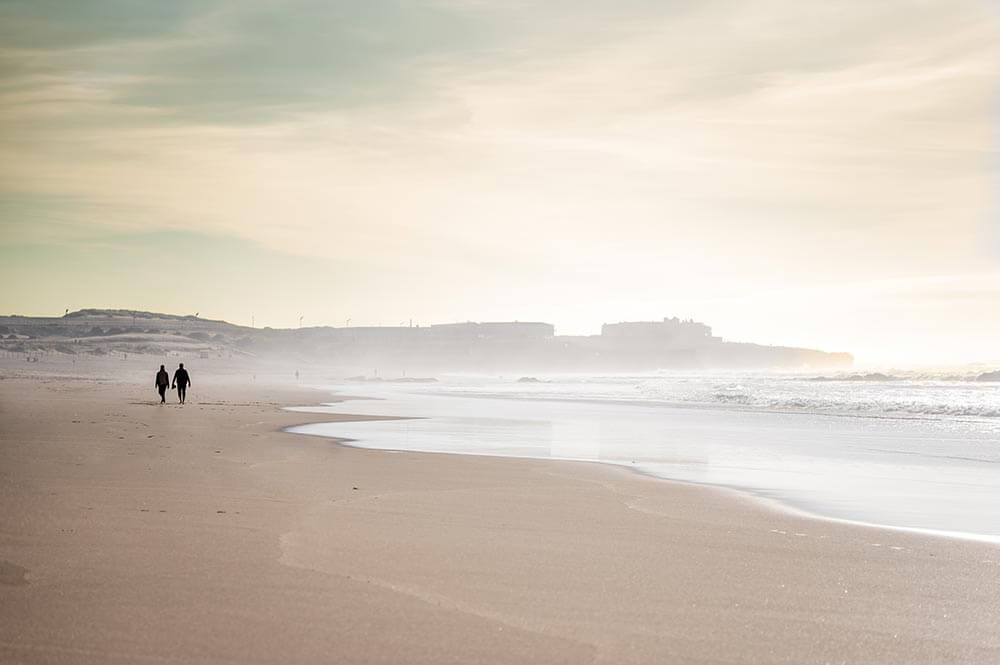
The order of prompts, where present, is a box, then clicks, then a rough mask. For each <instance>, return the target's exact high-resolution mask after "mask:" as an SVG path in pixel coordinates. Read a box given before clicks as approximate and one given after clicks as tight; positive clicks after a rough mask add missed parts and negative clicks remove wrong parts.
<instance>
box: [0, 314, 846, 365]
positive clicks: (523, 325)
mask: <svg viewBox="0 0 1000 665" xmlns="http://www.w3.org/2000/svg"><path fill="white" fill-rule="evenodd" d="M0 334H2V337H3V339H2V340H0V348H2V349H3V350H7V351H11V350H17V351H18V352H20V351H21V350H32V349H38V348H53V349H56V348H58V349H64V351H62V352H73V353H88V352H93V353H98V354H101V353H107V352H108V351H121V352H129V353H157V352H162V351H163V350H165V349H168V348H174V347H176V348H182V347H183V348H185V349H186V348H190V349H191V350H192V351H196V352H198V353H201V352H203V351H206V352H207V351H209V350H214V352H217V353H219V354H225V353H241V354H246V355H251V356H254V357H259V358H296V359H297V360H296V362H302V361H307V362H311V363H317V364H318V363H322V364H325V365H329V366H331V367H343V368H354V369H357V370H359V371H361V370H365V369H366V368H377V367H381V368H385V371H387V372H391V371H393V370H396V371H412V372H416V371H430V372H433V371H471V372H496V373H505V372H519V371H526V372H527V371H534V370H537V371H552V372H593V371H606V372H620V371H649V370H657V369H706V368H799V367H831V366H848V365H850V364H851V363H852V362H853V358H852V357H851V355H850V354H848V353H829V352H826V351H819V350H815V349H806V348H797V347H784V346H766V345H761V344H751V343H737V342H728V341H724V340H723V339H722V338H721V337H717V336H715V335H713V334H712V329H711V328H710V327H709V326H708V325H706V324H704V323H701V322H699V321H693V320H690V319H687V320H682V319H678V318H664V319H663V320H661V321H622V322H618V323H606V324H604V325H603V326H602V327H601V333H600V334H599V335H557V334H556V330H555V327H554V326H553V325H552V324H551V323H542V322H537V321H488V322H473V321H467V322H462V323H442V324H434V325H430V326H412V325H411V326H366V327H359V326H352V327H340V328H333V327H312V328H293V329H271V328H263V329H260V328H247V327H245V326H236V325H233V324H230V323H226V322H224V321H209V320H207V319H201V318H198V317H196V316H183V317H182V316H173V315H164V314H154V313H149V312H131V311H124V310H82V311H80V312H73V313H70V314H68V315H66V316H63V317H57V318H56V317H53V318H35V317H0ZM67 339H69V340H70V341H72V342H73V343H74V344H73V346H72V347H68V346H66V342H67ZM8 347H9V348H8Z"/></svg>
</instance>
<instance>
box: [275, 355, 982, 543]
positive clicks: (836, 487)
mask: <svg viewBox="0 0 1000 665" xmlns="http://www.w3.org/2000/svg"><path fill="white" fill-rule="evenodd" d="M983 374H984V373H983V372H978V371H969V370H965V369H963V370H944V371H932V372H927V371H920V372H915V371H908V372H901V371H881V372H856V373H848V372H843V373H818V372H817V373H807V374H802V373H798V374H787V373H786V374H776V373H762V372H711V373H700V372H661V373H655V374H642V375H628V376H625V375H602V376H582V375H570V376H541V375H539V376H532V377H518V376H506V377H474V376H449V377H444V378H442V379H441V380H440V381H439V382H437V383H427V384H410V383H393V382H377V383H374V382H368V383H365V384H364V385H363V386H359V385H358V384H356V383H347V384H333V385H327V386H323V387H324V388H326V389H329V390H332V391H338V392H342V393H345V394H351V395H358V394H360V395H365V396H368V397H372V398H375V399H372V400H363V401H353V400H351V401H347V402H344V403H339V404H335V405H329V406H324V407H308V408H305V409H303V410H308V411H328V412H331V413H364V414H371V415H396V416H407V417H411V418H413V419H409V420H396V421H377V422H357V423H330V424H313V425H304V426H301V427H297V428H294V431H297V432H302V433H307V434H318V435H324V436H333V437H343V438H348V439H351V440H352V442H351V445H357V446H361V447H366V448H380V449H396V450H415V451H430V452H449V453H465V454H486V455H503V456H520V457H533V458H557V459H572V460H591V461H601V462H606V463H612V464H618V465H625V466H628V467H631V468H634V469H636V470H638V471H641V472H644V473H648V474H652V475H655V476H658V477H662V478H667V479H674V480H682V481H688V482H696V483H703V484H708V485H718V486H725V487H731V488H737V489H740V490H744V491H747V492H750V493H753V494H754V495H757V496H759V497H765V498H769V499H774V500H777V501H779V502H780V503H782V504H784V505H786V506H789V507H794V508H797V509H801V510H805V511H808V512H811V513H814V514H817V515H821V516H825V517H830V518H837V519H845V520H851V521H858V522H865V523H873V524H879V525H884V526H893V527H902V528H909V529H919V530H927V531H934V532H939V533H942V534H950V535H955V536H962V537H975V538H980V539H986V540H997V541H1000V505H998V504H997V501H996V497H997V496H1000V382H996V381H985V380H979V379H981V378H983ZM986 376H987V378H988V376H989V375H988V374H987V375H986Z"/></svg>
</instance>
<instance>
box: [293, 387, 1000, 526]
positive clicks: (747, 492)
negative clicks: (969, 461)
mask: <svg viewBox="0 0 1000 665" xmlns="http://www.w3.org/2000/svg"><path fill="white" fill-rule="evenodd" d="M310 388H311V389H314V390H316V391H317V392H320V393H327V395H336V394H337V393H331V392H330V391H329V390H328V389H326V388H321V387H317V386H310ZM469 397H471V398H472V399H487V398H489V399H511V400H524V401H555V402H571V403H572V402H573V401H574V400H559V399H551V398H542V399H539V400H531V399H530V398H521V397H497V396H489V395H472V396H469ZM376 399H378V400H381V399H382V398H374V397H367V396H361V395H343V396H340V399H336V400H331V401H327V402H320V403H319V404H317V405H298V406H292V407H283V408H284V410H286V411H290V412H293V413H307V414H312V415H322V412H318V411H313V410H311V409H314V408H322V407H327V406H337V405H340V404H343V403H345V402H349V401H354V400H358V401H363V400H376ZM577 401H586V402H590V401H591V400H577ZM593 402H594V403H598V404H603V403H605V402H601V401H599V400H593ZM622 403H624V404H628V405H640V406H650V405H648V404H645V403H639V402H622ZM654 406H655V405H654ZM682 406H683V407H684V408H688V407H687V406H686V405H682ZM706 408H707V407H706ZM735 410H738V411H739V410H742V409H735ZM782 413H783V412H782ZM327 415H340V414H327ZM792 415H799V414H792ZM823 415H829V414H823ZM858 417H873V416H858ZM417 419H428V417H426V416H366V417H361V416H357V415H356V414H355V417H353V418H352V419H351V420H350V422H366V421H372V422H375V421H380V420H417ZM904 419H906V420H915V418H904ZM330 422H331V424H333V423H336V422H345V421H338V420H333V421H330ZM316 424H320V425H322V424H325V423H316V422H315V421H312V422H308V423H301V424H296V425H291V426H289V427H286V428H284V430H283V431H285V432H286V433H289V434H301V435H304V436H316V437H320V438H325V439H328V440H330V441H333V442H335V443H337V444H338V445H344V446H347V447H351V448H357V449H361V450H373V451H383V452H394V453H421V454H429V455H459V456H470V457H494V458H513V459H526V460H536V461H547V460H548V461H560V462H573V463H588V464H600V465H605V466H608V467H613V468H619V469H627V470H628V471H630V472H632V473H636V474H638V475H641V476H644V477H649V478H653V479H655V480H658V481H661V482H668V483H678V484H681V485H689V486H694V487H703V488H707V489H709V490H716V491H721V492H731V493H733V494H735V495H737V496H738V497H739V498H740V499H742V500H747V501H753V502H756V503H759V504H761V505H765V506H768V507H770V509H772V510H775V511H779V512H782V513H786V514H789V515H792V516H796V517H804V518H807V519H817V520H824V521H829V522H832V523H837V524H843V525H850V526H855V527H860V528H867V529H884V530H888V531H894V532H899V533H908V534H916V535H921V536H927V537H933V538H945V539H954V540H959V541H967V542H976V543H984V544H989V545H997V546H1000V534H991V533H978V532H973V531H955V530H947V529H935V528H930V527H917V526H906V525H898V524H891V523H886V522H875V521H869V520H865V519H860V518H850V517H840V516H837V515H831V514H825V513H823V512H822V511H820V510H816V509H810V508H807V507H805V506H803V505H801V504H799V503H797V502H796V501H795V499H793V498H785V497H778V496H773V495H769V494H767V493H766V492H767V490H755V489H753V488H749V487H745V486H739V485H728V484H716V483H709V482H699V481H696V480H689V479H685V478H677V477H670V476H666V475H661V474H658V473H655V472H654V471H651V470H648V469H645V468H642V467H640V466H636V465H635V464H629V463H626V462H615V461H610V460H601V459H589V458H573V457H552V456H531V455H518V454H500V453H479V452H473V451H436V450H429V449H408V448H382V447H373V446H366V445H352V444H353V442H356V441H361V440H362V439H358V438H345V437H338V436H336V435H327V434H321V433H313V432H304V431H295V429H296V428H297V427H300V426H304V425H316Z"/></svg>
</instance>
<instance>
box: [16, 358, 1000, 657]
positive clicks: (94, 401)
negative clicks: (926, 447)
mask: <svg viewBox="0 0 1000 665" xmlns="http://www.w3.org/2000/svg"><path fill="white" fill-rule="evenodd" d="M152 376H153V372H152V371H150V372H149V381H148V382H145V383H148V385H144V384H140V383H138V382H135V383H128V384H125V385H120V384H114V383H109V382H99V381H94V380H75V379H70V378H59V377H48V378H44V379H40V378H34V379H31V378H9V377H8V378H6V379H4V380H0V661H2V662H4V663H435V664H437V663H588V662H600V663H672V662H677V663H797V664H798V663H990V664H995V663H1000V548H998V547H994V546H990V545H985V544H977V543H969V542H959V541H950V540H944V539H936V538H930V537H924V536H918V535H910V534H903V533H896V532H891V531H885V530H880V529H871V528H863V527H853V526H847V525H842V524H836V523H832V522H825V521H821V520H813V519H806V518H800V517H795V516H791V515H789V514H785V513H781V512H778V511H775V510H772V509H770V508H768V507H766V506H762V505H760V504H758V503H755V502H753V501H750V500H747V499H744V498H742V497H740V496H738V495H735V494H732V493H726V492H722V491H717V490H711V489H706V488H700V487H694V486H687V485H681V484H674V483H668V482H663V481H658V480H653V479H649V478H644V477H642V476H639V475H636V474H632V473H629V472H627V471H625V470H621V469H615V468H610V467H603V466H600V465H594V464H582V463H569V462H545V461H532V460H516V459H498V458H484V457H460V456H451V455H428V454H409V453H406V454H404V453H386V452H378V451H367V450H360V449H353V448H348V447H344V446H340V445H337V444H335V443H333V442H331V441H327V440H324V439H320V438H315V437H306V436H296V435H292V434H287V433H283V432H281V431H280V428H281V427H284V426H287V425H291V424H294V423H301V422H306V421H310V420H320V419H322V420H332V419H334V418H331V417H329V416H323V417H322V418H320V417H316V416H310V415H307V414H300V413H289V412H283V411H280V410H279V409H278V407H279V405H292V404H309V403H315V402H317V401H320V400H326V399H328V398H326V397H325V396H319V395H317V394H316V393H313V392H309V391H306V390H301V389H299V390H296V389H292V388H266V387H262V386H248V385H244V386H242V387H235V386H225V385H221V384H217V385H202V384H204V383H205V382H204V381H199V375H198V373H197V372H195V373H194V375H193V378H194V380H195V384H194V387H193V388H192V391H191V392H190V394H189V397H188V404H187V405H185V406H183V407H181V406H178V405H176V404H170V405H168V406H165V407H164V406H159V405H158V404H156V403H155V400H154V397H155V396H154V391H153V386H152ZM171 397H173V394H171ZM358 409H359V410H362V409H363V402H358Z"/></svg>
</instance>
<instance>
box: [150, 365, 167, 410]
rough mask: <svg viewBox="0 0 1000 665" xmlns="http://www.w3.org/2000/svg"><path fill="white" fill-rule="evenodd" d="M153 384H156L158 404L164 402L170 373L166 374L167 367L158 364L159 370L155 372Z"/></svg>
mask: <svg viewBox="0 0 1000 665" xmlns="http://www.w3.org/2000/svg"><path fill="white" fill-rule="evenodd" d="M153 385H154V386H156V392H158V393H160V404H166V402H167V388H168V387H169V386H170V375H169V374H167V368H166V367H164V366H163V365H160V371H159V372H157V373H156V382H155V383H153Z"/></svg>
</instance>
